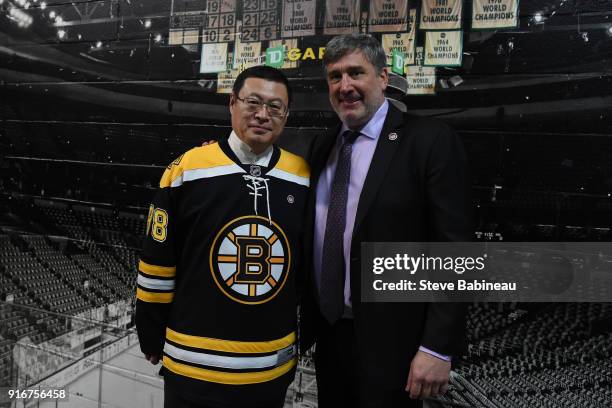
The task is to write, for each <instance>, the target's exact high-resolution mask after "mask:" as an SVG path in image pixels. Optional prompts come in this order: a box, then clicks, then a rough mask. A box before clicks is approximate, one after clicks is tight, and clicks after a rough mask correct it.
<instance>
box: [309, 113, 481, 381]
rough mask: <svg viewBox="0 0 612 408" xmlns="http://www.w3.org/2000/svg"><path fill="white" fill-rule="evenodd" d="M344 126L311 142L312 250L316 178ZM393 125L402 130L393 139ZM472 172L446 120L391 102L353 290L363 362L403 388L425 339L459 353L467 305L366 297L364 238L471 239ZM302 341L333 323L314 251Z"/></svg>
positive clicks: (363, 211)
mask: <svg viewBox="0 0 612 408" xmlns="http://www.w3.org/2000/svg"><path fill="white" fill-rule="evenodd" d="M339 130H340V128H339V127H337V128H335V129H333V130H332V131H331V132H330V133H328V134H327V135H325V136H322V137H318V138H317V139H316V140H315V142H314V146H313V148H312V154H311V160H310V162H311V169H312V173H311V174H312V178H311V179H312V186H313V187H312V197H311V198H310V202H309V206H308V207H307V220H306V222H307V224H306V225H307V227H306V233H305V236H304V239H305V251H306V252H305V253H306V254H312V238H313V228H314V211H315V197H314V196H315V193H316V183H317V181H318V178H319V175H320V174H321V171H322V170H323V168H324V167H325V164H326V163H327V160H328V157H329V154H330V152H331V150H332V148H333V146H334V143H335V141H336V136H337V134H338V132H339ZM391 133H396V134H397V139H396V140H391V139H392V138H390V137H389V135H390V134H391ZM469 191H470V179H469V176H468V166H467V163H466V156H465V152H464V149H463V146H462V144H461V141H460V139H459V137H458V136H457V135H456V134H455V133H454V132H453V131H452V130H451V129H450V128H449V127H448V126H446V125H445V124H443V123H441V122H438V121H435V120H431V119H427V118H420V117H416V116H411V115H405V114H403V113H402V112H400V111H399V110H398V109H396V108H395V107H393V106H392V105H389V112H388V114H387V118H386V120H385V123H384V126H383V129H382V132H381V134H380V136H379V140H378V144H377V146H376V150H375V152H374V156H373V158H372V162H371V164H370V168H369V171H368V174H367V177H366V180H365V183H364V186H363V190H362V193H361V196H360V199H359V204H358V208H357V215H356V218H355V227H354V232H353V239H352V244H351V259H350V262H351V268H350V271H351V298H352V302H353V314H354V316H355V320H354V325H355V332H356V342H357V347H358V353H359V356H360V363H361V364H362V365H363V370H366V371H367V372H369V373H370V374H368V375H371V376H372V378H371V380H372V381H374V382H376V383H380V384H381V385H384V386H385V387H387V388H389V387H390V388H393V389H395V388H398V389H403V388H404V386H405V384H406V380H407V377H408V371H409V368H410V367H409V366H410V361H411V360H412V357H413V356H414V354H415V353H416V351H417V349H418V347H419V345H423V346H425V347H427V348H429V349H431V350H434V351H436V352H439V353H442V354H447V355H457V354H459V353H461V351H462V349H463V347H464V339H465V312H466V305H461V304H452V303H429V304H425V303H361V302H360V299H361V279H360V256H361V248H360V247H361V243H362V242H368V241H378V242H385V241H386V242H393V241H396V242H397V241H404V242H433V241H464V242H465V241H470V240H471V239H472V226H471V208H472V205H471V200H470V197H469ZM307 260H308V264H307V269H306V273H305V274H304V276H305V280H306V281H305V282H304V285H305V287H306V288H307V289H306V290H305V293H304V296H303V303H302V315H301V323H302V324H301V348H302V350H303V351H305V350H307V349H308V348H309V347H310V346H311V345H312V344H313V342H314V341H315V340H316V337H317V333H319V332H320V331H321V330H325V329H326V328H327V327H328V326H327V323H326V322H325V320H324V319H323V318H322V316H321V314H320V312H319V309H318V306H317V304H316V302H315V292H314V291H315V288H314V278H313V274H314V272H313V270H314V269H313V268H312V256H311V255H307Z"/></svg>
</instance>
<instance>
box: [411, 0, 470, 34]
mask: <svg viewBox="0 0 612 408" xmlns="http://www.w3.org/2000/svg"><path fill="white" fill-rule="evenodd" d="M462 5H463V0H422V3H421V21H420V23H419V28H420V29H421V30H458V29H460V28H461V12H462Z"/></svg>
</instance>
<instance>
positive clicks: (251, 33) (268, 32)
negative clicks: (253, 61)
mask: <svg viewBox="0 0 612 408" xmlns="http://www.w3.org/2000/svg"><path fill="white" fill-rule="evenodd" d="M277 26H278V0H243V2H242V30H241V36H240V37H241V38H240V40H241V41H242V42H248V41H265V40H276V39H277V38H278V27H277Z"/></svg>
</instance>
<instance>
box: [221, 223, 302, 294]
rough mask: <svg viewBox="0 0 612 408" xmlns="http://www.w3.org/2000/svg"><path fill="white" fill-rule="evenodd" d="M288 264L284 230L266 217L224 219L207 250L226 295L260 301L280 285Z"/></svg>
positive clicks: (287, 248)
mask: <svg viewBox="0 0 612 408" xmlns="http://www.w3.org/2000/svg"><path fill="white" fill-rule="evenodd" d="M290 264H291V253H290V250H289V245H288V243H287V237H286V236H285V233H284V232H283V230H282V229H281V228H280V227H279V226H278V225H276V224H275V223H274V222H272V223H270V221H269V220H268V219H267V218H264V217H259V216H256V215H252V216H246V217H239V218H236V219H234V220H232V221H230V222H229V223H227V224H226V225H225V226H224V227H223V228H222V229H221V231H219V233H218V234H217V236H216V237H215V240H214V241H213V244H212V247H211V250H210V270H211V272H212V275H213V279H214V280H215V283H216V284H217V286H218V287H219V289H221V291H222V292H223V293H224V294H225V295H226V296H228V297H229V298H231V299H233V300H235V301H237V302H240V303H246V304H260V303H265V302H267V301H269V300H270V299H272V298H274V297H275V296H276V295H277V294H278V292H280V290H281V289H282V287H283V285H284V284H285V281H286V280H287V276H288V275H289V265H290Z"/></svg>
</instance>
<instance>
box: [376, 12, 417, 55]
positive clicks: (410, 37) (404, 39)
mask: <svg viewBox="0 0 612 408" xmlns="http://www.w3.org/2000/svg"><path fill="white" fill-rule="evenodd" d="M408 22H409V24H410V30H409V31H408V32H407V33H397V34H383V35H382V46H383V48H384V50H385V54H387V65H391V53H392V52H393V50H396V51H399V52H401V53H403V54H404V62H405V64H406V65H414V48H415V44H416V41H415V39H416V9H411V10H410V17H409V19H408Z"/></svg>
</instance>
